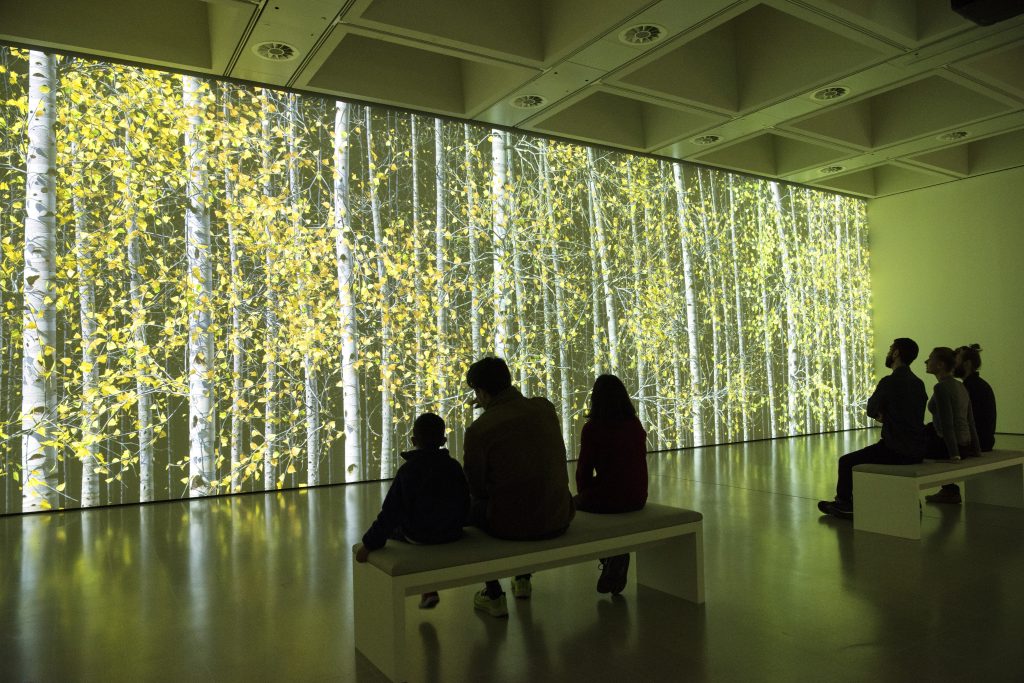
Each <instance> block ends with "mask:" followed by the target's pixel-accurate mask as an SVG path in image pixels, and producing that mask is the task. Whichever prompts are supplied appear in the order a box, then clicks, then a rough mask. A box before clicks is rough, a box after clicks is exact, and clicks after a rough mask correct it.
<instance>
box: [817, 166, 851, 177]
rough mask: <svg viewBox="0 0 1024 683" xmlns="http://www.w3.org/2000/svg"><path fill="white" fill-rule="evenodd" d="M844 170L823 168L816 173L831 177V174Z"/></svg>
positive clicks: (838, 167) (836, 167) (841, 168)
mask: <svg viewBox="0 0 1024 683" xmlns="http://www.w3.org/2000/svg"><path fill="white" fill-rule="evenodd" d="M845 170H846V167H845V166H825V167H824V168H819V169H818V173H820V174H821V175H832V174H833V173H839V172H840V171H845Z"/></svg>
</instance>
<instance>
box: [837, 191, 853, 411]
mask: <svg viewBox="0 0 1024 683" xmlns="http://www.w3.org/2000/svg"><path fill="white" fill-rule="evenodd" d="M832 220H833V221H834V222H835V241H836V261H835V271H836V302H837V307H836V310H837V312H838V314H839V315H840V316H841V317H840V320H839V325H838V326H837V327H838V328H839V329H838V333H839V383H840V387H841V390H842V396H841V397H840V399H839V407H840V410H842V420H843V429H851V428H852V427H853V422H852V421H851V420H850V406H849V401H850V380H849V378H850V359H849V355H848V353H847V348H846V345H847V339H846V322H847V320H848V319H849V318H848V316H847V314H846V312H847V311H848V310H851V309H849V308H847V301H846V287H845V282H846V278H847V277H849V276H850V274H849V272H847V271H846V269H845V267H844V266H845V265H846V264H845V263H844V259H843V252H844V251H845V250H848V249H849V245H848V244H847V242H846V240H845V239H844V238H843V229H842V227H843V224H844V223H845V215H844V212H843V200H842V198H841V197H840V196H839V195H836V197H835V199H834V200H833V209H832Z"/></svg>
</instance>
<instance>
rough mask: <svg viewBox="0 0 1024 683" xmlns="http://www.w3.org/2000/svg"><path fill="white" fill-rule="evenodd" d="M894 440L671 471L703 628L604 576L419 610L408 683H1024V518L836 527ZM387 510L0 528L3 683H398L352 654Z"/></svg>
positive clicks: (367, 506) (716, 452)
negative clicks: (692, 516)
mask: <svg viewBox="0 0 1024 683" xmlns="http://www.w3.org/2000/svg"><path fill="white" fill-rule="evenodd" d="M876 438H877V433H876V432H873V431H863V432H852V433H843V434H828V435H820V436H815V437H805V438H797V439H788V440H775V441H764V442H756V443H750V444H738V445H732V446H721V447H715V448H703V449H690V450H685V451H677V452H671V453H658V454H652V455H650V456H649V466H650V472H651V500H652V501H656V502H660V503H666V504H670V505H679V506H682V507H689V508H694V509H697V510H701V511H702V512H703V513H704V515H705V571H706V576H707V604H706V605H704V606H695V605H691V604H689V603H686V602H683V601H680V600H676V599H674V598H670V597H668V596H665V595H663V594H661V593H658V592H657V591H652V590H649V589H645V588H639V589H638V588H637V586H636V584H635V578H633V577H631V579H630V583H629V585H628V586H627V589H626V591H625V593H624V594H623V595H622V596H619V597H614V598H609V597H608V596H602V595H599V594H597V593H596V592H595V590H594V584H595V583H596V580H597V566H596V563H585V564H582V565H577V566H573V567H566V568H563V569H558V570H551V571H546V572H540V573H538V574H537V575H536V576H535V578H534V594H533V598H532V599H531V600H530V601H525V602H524V601H514V600H511V599H510V605H509V611H510V616H509V618H508V619H505V620H498V619H493V618H490V617H487V616H484V615H482V614H480V613H477V612H474V611H473V609H472V595H473V592H474V591H475V590H476V589H477V588H478V587H477V586H466V587H464V588H458V589H452V590H447V591H443V592H442V594H441V604H440V605H438V607H437V608H436V609H434V610H430V611H420V610H417V609H416V608H415V600H416V598H414V597H413V598H410V601H409V602H408V604H407V607H408V613H409V633H408V634H407V642H408V643H409V648H408V649H409V652H408V664H409V668H410V671H411V680H413V681H429V682H435V681H476V680H486V681H530V682H531V683H540V682H543V681H573V680H587V681H591V680H597V681H603V680H634V679H640V680H644V679H646V680H651V681H663V680H671V681H675V680H688V681H689V680H693V681H701V680H711V681H724V680H728V681H732V680H785V681H790V680H816V679H819V678H824V679H838V680H871V679H877V680H894V681H896V680H908V679H916V678H919V677H923V678H932V679H936V680H993V681H1001V680H1007V681H1009V680H1024V654H1021V653H1022V649H1021V648H1020V643H1021V642H1024V622H1022V620H1021V619H1020V615H1021V614H1024V582H1021V581H1020V579H1019V575H1020V570H1021V567H1024V544H1022V543H1021V539H1022V538H1024V510H1017V509H1004V508H995V507H990V506H982V505H971V504H970V503H968V504H967V505H964V506H936V505H928V504H925V505H924V506H923V507H922V517H923V520H922V539H921V540H920V541H919V542H915V541H906V540H903V539H896V538H889V537H885V536H879V535H875V534H869V533H864V532H855V531H854V530H853V528H852V526H851V525H850V524H849V523H847V522H842V521H839V520H835V519H832V518H828V517H824V518H823V517H821V516H820V515H819V514H818V512H817V510H816V509H815V501H816V500H817V499H819V498H823V497H827V496H829V495H831V492H832V490H833V487H834V485H835V462H836V459H837V458H838V456H839V455H841V454H842V453H845V452H848V451H850V450H854V449H856V448H859V447H861V446H863V445H865V444H867V443H869V442H871V441H873V440H874V439H876ZM1000 446H1002V447H1008V448H1024V437H1006V438H1001V439H1000ZM569 471H570V473H572V472H573V471H574V465H573V464H572V463H570V464H569ZM386 490H387V484H386V483H383V484H382V483H373V484H362V485H351V486H336V487H328V488H322V489H315V490H304V491H288V492H282V493H271V494H259V495H243V496H235V497H228V498H218V499H212V500H195V501H181V502H174V503H161V504H154V505H145V506H134V507H123V508H106V509H97V510H89V511H85V512H81V511H76V512H62V513H53V514H44V515H29V516H24V517H3V518H0V557H2V558H3V559H2V561H0V653H2V660H3V662H2V663H3V669H2V673H0V679H2V680H4V681H7V680H11V681H120V680H147V681H148V680H213V681H231V680H246V681H250V680H259V681H269V680H273V681H363V682H376V681H381V680H383V678H382V677H381V675H380V674H379V672H377V671H376V670H375V669H374V668H373V667H372V665H370V664H369V663H368V662H366V661H365V659H363V658H362V657H360V656H358V655H357V654H356V653H355V652H354V648H353V646H352V642H353V639H352V622H351V619H352V600H351V589H352V583H351V576H352V574H351V571H352V568H351V551H350V548H351V546H352V544H354V543H355V542H357V541H358V539H359V537H360V535H361V534H362V532H363V530H364V529H365V527H366V526H367V525H368V524H369V522H370V521H371V520H372V518H373V516H374V515H375V514H376V512H377V510H378V508H379V505H380V501H381V499H382V496H383V494H384V492H385V491H386Z"/></svg>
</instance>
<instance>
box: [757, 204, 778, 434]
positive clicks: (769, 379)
mask: <svg viewBox="0 0 1024 683" xmlns="http://www.w3.org/2000/svg"><path fill="white" fill-rule="evenodd" d="M757 225H758V242H759V244H758V250H757V251H758V275H759V277H758V278H757V279H758V282H759V283H760V285H761V329H762V330H763V332H764V372H765V383H766V384H767V391H766V393H765V400H766V401H767V403H768V433H767V436H768V437H769V438H770V437H774V436H775V435H776V434H775V426H776V425H777V424H778V423H779V422H778V417H777V416H776V412H775V362H774V361H773V359H772V350H773V349H774V347H775V344H774V342H773V340H772V319H771V315H772V309H771V308H770V307H769V301H768V272H769V265H768V264H769V258H768V257H769V255H770V254H769V253H768V247H769V245H770V242H769V241H768V240H767V236H766V232H767V228H766V227H765V225H764V207H763V206H762V203H761V201H760V196H758V201H757Z"/></svg>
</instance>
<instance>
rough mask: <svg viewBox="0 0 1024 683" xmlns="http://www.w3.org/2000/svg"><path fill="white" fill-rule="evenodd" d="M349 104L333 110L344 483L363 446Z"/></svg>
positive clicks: (354, 471) (355, 476)
mask: <svg viewBox="0 0 1024 683" xmlns="http://www.w3.org/2000/svg"><path fill="white" fill-rule="evenodd" d="M350 118H351V114H350V111H349V105H348V104H346V103H345V102H337V103H336V105H335V111H334V255H335V259H336V260H337V266H338V318H339V322H340V326H341V391H342V399H341V400H342V408H343V410H344V411H345V415H344V423H345V481H347V482H350V481H361V480H363V479H365V478H366V474H365V473H364V472H363V469H362V463H363V444H362V432H361V430H360V424H359V422H360V415H359V376H358V374H357V373H356V360H357V359H358V356H359V327H358V325H357V320H356V307H355V262H354V259H355V257H354V247H355V244H354V239H355V238H354V234H353V232H352V222H351V221H352V217H351V212H350V210H349V168H350V157H349V149H350V147H349V120H350Z"/></svg>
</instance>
